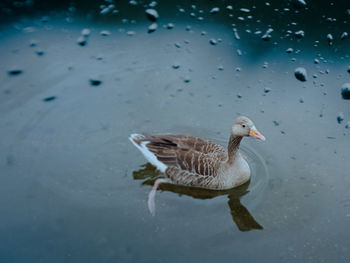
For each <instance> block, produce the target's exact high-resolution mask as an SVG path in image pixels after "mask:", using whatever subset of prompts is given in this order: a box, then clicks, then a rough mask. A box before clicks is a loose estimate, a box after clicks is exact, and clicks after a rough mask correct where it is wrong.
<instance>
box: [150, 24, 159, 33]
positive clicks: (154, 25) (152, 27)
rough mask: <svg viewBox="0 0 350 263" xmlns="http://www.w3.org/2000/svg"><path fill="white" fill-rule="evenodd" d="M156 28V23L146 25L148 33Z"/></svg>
mask: <svg viewBox="0 0 350 263" xmlns="http://www.w3.org/2000/svg"><path fill="white" fill-rule="evenodd" d="M157 28H158V25H157V23H153V24H151V25H150V26H149V27H148V33H152V32H154V31H156V30H157Z"/></svg>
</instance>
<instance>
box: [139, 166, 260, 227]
mask: <svg viewBox="0 0 350 263" xmlns="http://www.w3.org/2000/svg"><path fill="white" fill-rule="evenodd" d="M142 167H143V168H142V169H140V170H137V171H134V172H133V177H134V179H135V180H145V181H143V183H142V184H143V185H153V183H154V182H155V180H156V179H158V178H159V175H160V174H161V173H160V172H159V171H157V170H156V168H155V167H154V166H153V165H151V164H150V163H146V164H144V165H142ZM249 183H250V182H247V183H245V184H243V185H241V186H239V187H236V188H233V189H229V190H209V189H202V188H196V187H187V186H180V185H174V184H169V183H162V184H160V185H159V187H158V189H160V190H162V191H169V192H173V193H177V194H179V195H188V196H191V197H193V198H198V199H210V198H214V197H217V196H221V195H227V197H228V205H229V207H230V213H231V216H232V219H233V221H234V222H235V223H236V225H237V227H238V229H239V230H240V231H249V230H252V229H263V227H262V226H261V225H260V224H259V223H258V222H257V221H256V220H255V219H254V218H253V216H252V215H251V214H250V213H249V211H248V210H247V208H245V207H244V206H243V205H242V204H241V201H240V198H241V196H243V195H245V194H247V193H248V192H249V191H248V190H247V189H248V186H249Z"/></svg>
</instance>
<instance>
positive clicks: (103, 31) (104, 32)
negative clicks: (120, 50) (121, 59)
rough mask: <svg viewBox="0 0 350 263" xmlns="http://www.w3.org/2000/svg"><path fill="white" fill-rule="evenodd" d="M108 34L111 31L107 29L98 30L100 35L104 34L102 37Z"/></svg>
mask: <svg viewBox="0 0 350 263" xmlns="http://www.w3.org/2000/svg"><path fill="white" fill-rule="evenodd" d="M110 34H111V32H109V31H108V30H102V31H101V32H100V35H101V36H104V37H106V36H109V35H110Z"/></svg>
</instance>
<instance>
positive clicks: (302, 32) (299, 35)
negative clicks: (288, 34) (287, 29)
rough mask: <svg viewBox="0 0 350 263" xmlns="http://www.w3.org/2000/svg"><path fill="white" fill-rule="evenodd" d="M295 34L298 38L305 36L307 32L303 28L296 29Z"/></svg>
mask: <svg viewBox="0 0 350 263" xmlns="http://www.w3.org/2000/svg"><path fill="white" fill-rule="evenodd" d="M294 36H295V37H296V38H299V39H301V38H303V37H304V36H305V32H304V31H303V30H299V31H296V32H294Z"/></svg>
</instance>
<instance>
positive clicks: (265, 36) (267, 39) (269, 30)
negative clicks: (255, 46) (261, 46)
mask: <svg viewBox="0 0 350 263" xmlns="http://www.w3.org/2000/svg"><path fill="white" fill-rule="evenodd" d="M272 32H273V29H272V28H269V29H267V30H266V32H265V34H264V35H263V36H262V37H261V39H262V40H264V41H269V40H270V39H271V37H272V36H271V35H270V34H271V33H272Z"/></svg>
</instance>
